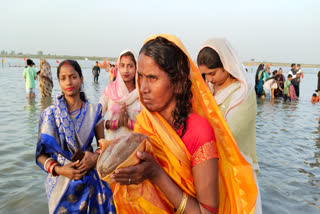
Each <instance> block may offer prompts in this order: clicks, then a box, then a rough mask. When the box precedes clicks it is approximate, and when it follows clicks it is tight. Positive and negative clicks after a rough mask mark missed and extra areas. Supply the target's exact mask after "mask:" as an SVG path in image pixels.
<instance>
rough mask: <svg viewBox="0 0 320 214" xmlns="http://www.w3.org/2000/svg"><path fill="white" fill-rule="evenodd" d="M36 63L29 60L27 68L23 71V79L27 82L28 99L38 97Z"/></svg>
mask: <svg viewBox="0 0 320 214" xmlns="http://www.w3.org/2000/svg"><path fill="white" fill-rule="evenodd" d="M33 65H34V63H33V61H32V60H31V59H27V67H26V68H25V69H24V71H23V77H24V79H25V81H26V92H27V97H28V98H31V97H36V94H35V80H36V79H37V72H36V70H35V69H34V67H33Z"/></svg>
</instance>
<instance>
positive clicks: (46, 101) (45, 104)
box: [40, 97, 52, 110]
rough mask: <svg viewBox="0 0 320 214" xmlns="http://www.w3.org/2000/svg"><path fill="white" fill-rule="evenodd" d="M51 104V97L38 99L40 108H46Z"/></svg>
mask: <svg viewBox="0 0 320 214" xmlns="http://www.w3.org/2000/svg"><path fill="white" fill-rule="evenodd" d="M51 104H52V97H41V100H40V105H41V110H44V109H46V108H47V107H48V106H50V105H51Z"/></svg>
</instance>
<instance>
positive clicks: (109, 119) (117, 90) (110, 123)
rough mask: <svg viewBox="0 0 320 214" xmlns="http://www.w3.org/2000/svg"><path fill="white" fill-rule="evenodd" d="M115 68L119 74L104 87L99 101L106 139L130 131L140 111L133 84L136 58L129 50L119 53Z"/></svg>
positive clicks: (111, 138)
mask: <svg viewBox="0 0 320 214" xmlns="http://www.w3.org/2000/svg"><path fill="white" fill-rule="evenodd" d="M117 68H118V71H119V75H117V78H116V80H115V81H114V82H111V83H110V84H109V85H108V86H107V87H106V88H105V90H104V91H103V94H102V96H101V98H100V101H99V103H101V105H102V115H103V117H104V118H105V128H106V130H107V133H106V139H107V140H113V139H115V138H118V137H120V136H123V135H125V134H127V133H129V132H132V130H133V127H134V124H135V121H136V116H137V115H138V114H139V113H140V111H141V106H140V102H139V95H138V92H137V90H136V85H135V75H136V70H137V65H136V58H135V56H134V54H133V53H132V52H131V51H130V50H125V51H122V52H121V53H120V56H119V58H118V62H117ZM105 114H106V116H104V115H105Z"/></svg>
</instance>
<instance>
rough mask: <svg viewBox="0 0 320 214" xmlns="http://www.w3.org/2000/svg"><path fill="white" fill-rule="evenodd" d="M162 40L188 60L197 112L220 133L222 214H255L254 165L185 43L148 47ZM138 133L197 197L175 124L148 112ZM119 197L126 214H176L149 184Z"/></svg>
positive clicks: (121, 189) (119, 190) (120, 190)
mask: <svg viewBox="0 0 320 214" xmlns="http://www.w3.org/2000/svg"><path fill="white" fill-rule="evenodd" d="M158 36H161V37H163V38H166V39H168V40H169V41H171V42H173V43H174V44H175V45H176V46H178V47H179V48H180V49H181V50H182V51H183V52H184V53H185V54H186V55H187V56H188V59H189V63H190V79H191V81H192V88H191V90H192V93H193V98H192V107H193V112H195V113H197V114H199V115H200V116H202V117H204V118H206V119H207V120H208V121H209V123H210V124H211V126H212V127H213V129H214V131H215V135H216V144H217V148H218V152H219V201H220V202H219V213H223V214H236V213H237V214H253V213H254V208H255V203H256V197H257V187H256V184H255V180H254V176H253V170H252V168H251V165H250V164H249V163H248V162H247V161H246V160H245V159H244V158H243V157H242V155H241V153H240V151H239V149H238V147H237V144H236V142H235V140H234V138H233V136H232V134H231V131H230V130H229V128H228V126H227V123H226V122H225V120H224V118H223V115H222V113H221V111H220V109H219V107H218V105H217V104H216V102H215V100H214V98H213V95H212V94H211V93H210V91H209V89H208V87H207V86H206V84H205V82H204V81H203V79H202V76H201V74H200V71H199V70H198V68H197V67H196V66H195V65H194V63H193V62H192V60H191V58H190V57H189V55H188V53H187V51H186V50H185V48H184V46H183V44H182V43H181V41H180V40H179V39H178V38H177V37H175V36H172V35H168V34H161V35H155V36H152V37H149V38H148V39H147V40H146V41H145V43H146V42H148V41H149V40H152V39H155V38H156V37H158ZM138 78H139V77H138V76H137V86H138V91H139V88H140V87H139V84H138V83H139V81H138ZM139 96H140V91H139ZM140 97H141V96H140ZM134 131H135V132H137V133H142V134H145V135H147V136H149V138H150V139H151V144H152V150H153V152H152V153H153V156H154V157H155V158H156V159H157V160H158V162H159V164H160V165H161V166H162V168H163V169H164V170H165V171H166V173H167V174H168V175H169V176H170V177H171V179H173V180H174V181H175V183H176V184H177V185H178V186H179V187H180V188H181V189H182V190H183V191H184V192H185V193H187V194H189V195H190V196H193V197H195V195H196V191H195V187H194V185H193V177H192V168H191V156H190V154H189V152H188V151H187V149H186V147H185V145H184V143H183V142H182V140H181V139H180V137H179V136H178V135H177V133H176V132H175V130H174V129H173V128H172V127H171V126H170V124H168V123H167V122H166V121H165V119H164V118H163V117H162V116H161V115H160V114H159V113H157V112H149V111H148V110H147V109H146V108H145V107H144V108H143V110H142V111H141V112H140V114H139V115H138V116H137V121H136V124H135V128H134ZM113 197H114V201H115V205H116V208H117V212H118V213H121V214H122V213H173V207H172V205H171V204H170V202H169V201H168V200H167V199H166V197H165V196H164V195H163V194H162V193H161V191H160V190H159V189H158V188H157V187H156V186H155V185H153V184H152V183H151V182H150V181H149V180H145V181H144V182H142V183H141V184H139V185H129V186H120V185H116V187H115V189H114V196H113Z"/></svg>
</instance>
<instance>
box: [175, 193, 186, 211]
mask: <svg viewBox="0 0 320 214" xmlns="http://www.w3.org/2000/svg"><path fill="white" fill-rule="evenodd" d="M187 201H188V195H187V194H186V193H185V192H183V196H182V199H181V202H180V205H179V208H178V210H177V212H176V213H177V214H182V213H183V212H184V210H185V209H186V206H187Z"/></svg>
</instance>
